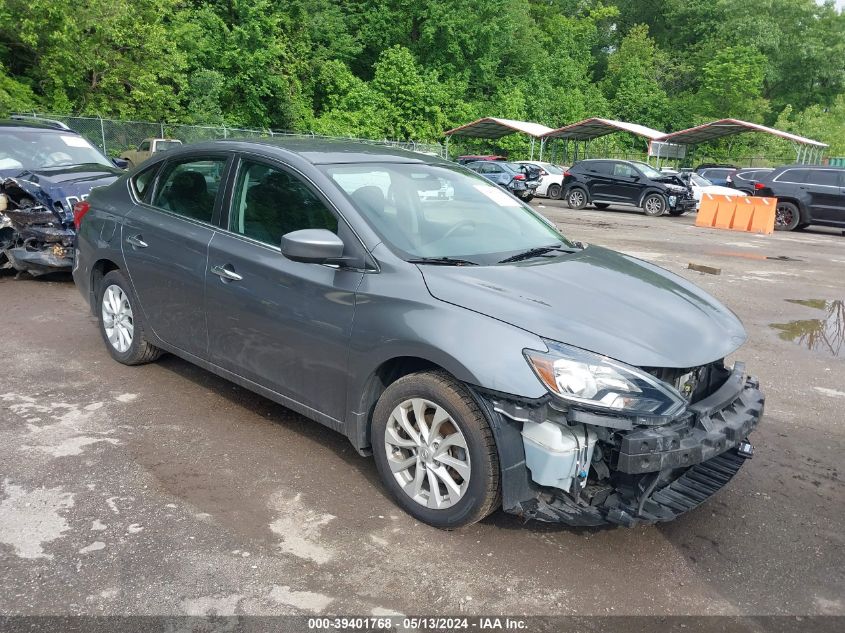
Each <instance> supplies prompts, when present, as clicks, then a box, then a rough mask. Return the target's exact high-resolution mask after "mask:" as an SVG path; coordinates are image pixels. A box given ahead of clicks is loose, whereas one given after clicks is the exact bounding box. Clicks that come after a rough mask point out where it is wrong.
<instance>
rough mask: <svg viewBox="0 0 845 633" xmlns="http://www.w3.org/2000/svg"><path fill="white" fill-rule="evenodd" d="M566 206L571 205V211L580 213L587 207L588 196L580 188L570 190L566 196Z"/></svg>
mask: <svg viewBox="0 0 845 633" xmlns="http://www.w3.org/2000/svg"><path fill="white" fill-rule="evenodd" d="M566 204H568V205H569V208H570V209H575V210H576V211H580V210H581V209H583V208H584V207H586V206H587V194H586V193H584V190H583V189H580V188H578V187H575V188H573V189H570V190H569V193H567V194H566Z"/></svg>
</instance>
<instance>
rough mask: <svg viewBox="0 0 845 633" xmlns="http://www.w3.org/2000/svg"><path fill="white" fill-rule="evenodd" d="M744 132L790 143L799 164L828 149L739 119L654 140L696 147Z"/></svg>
mask: <svg viewBox="0 0 845 633" xmlns="http://www.w3.org/2000/svg"><path fill="white" fill-rule="evenodd" d="M744 132H763V133H764V134H771V135H773V136H778V137H780V138H782V139H785V140H787V141H790V142H791V143H792V144H793V146H795V148H796V153H797V156H796V160H797V162H800V163H803V162H806V161H807V160H808V159H809V160H811V161H813V160H818V159H820V158H821V156H822V153H823V151H824V149H825V148H827V147H829V146H828V144H827V143H822V142H821V141H815V140H813V139H811V138H806V137H804V136H798V135H797V134H792V133H791V132H784V131H782V130H776V129H775V128H772V127H766V126H765V125H760V124H759V123H749V122H748V121H740V120H739V119H720V120H718V121H712V122H710V123H705V124H703V125H696V126H695V127H691V128H688V129H686V130H679V131H678V132H672V133H671V134H667V135H666V136H664V137H662V138H659V139H656V140H659V141H660V142H662V143H672V144H675V145H697V144H698V143H706V142H707V141H713V140H715V139H718V138H722V137H723V136H730V135H732V134H742V133H744Z"/></svg>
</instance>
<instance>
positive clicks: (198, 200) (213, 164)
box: [153, 158, 226, 223]
mask: <svg viewBox="0 0 845 633" xmlns="http://www.w3.org/2000/svg"><path fill="white" fill-rule="evenodd" d="M225 166H226V159H225V158H212V159H206V160H191V161H184V162H180V163H173V164H170V165H169V166H168V167H167V168H166V172H165V175H164V177H163V178H162V179H161V184H160V185H159V187H158V189H157V191H156V194H155V199H154V200H153V205H154V206H156V207H159V208H161V209H166V210H168V211H172V212H173V213H176V214H177V215H181V216H184V217H186V218H192V219H194V220H200V221H201V222H209V223H210V222H211V219H212V216H213V215H214V200H215V198H216V197H217V191H218V190H219V189H220V182H221V181H222V179H223V170H224V167H225Z"/></svg>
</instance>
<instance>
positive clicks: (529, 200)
mask: <svg viewBox="0 0 845 633" xmlns="http://www.w3.org/2000/svg"><path fill="white" fill-rule="evenodd" d="M533 199H534V196H525V197H524V198H523V199H522V201H523V202H531V201H532V200H533Z"/></svg>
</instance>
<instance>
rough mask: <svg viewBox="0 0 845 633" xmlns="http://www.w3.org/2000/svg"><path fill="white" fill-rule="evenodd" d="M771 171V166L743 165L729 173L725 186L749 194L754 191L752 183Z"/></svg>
mask: <svg viewBox="0 0 845 633" xmlns="http://www.w3.org/2000/svg"><path fill="white" fill-rule="evenodd" d="M771 172H772V168H771V167H744V168H742V169H737V170H736V171H735V172H734V173H733V174H731V175H730V179H729V180H728V184H727V186H728V187H731V188H732V189H736V190H738V191H741V192H742V193H747V194H748V195H749V196H750V195H752V194H753V193H754V185H755V184H756V183H757V182H759V181H760V179H761V178H763V177H765V176H766V175H767V174H770V173H771Z"/></svg>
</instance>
